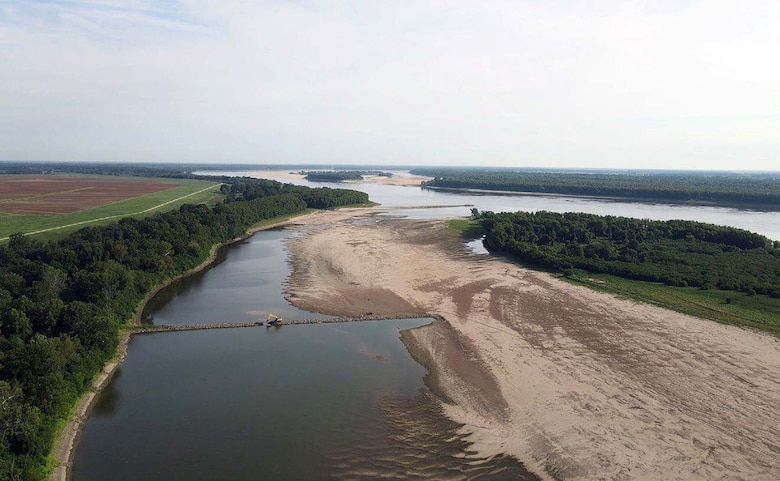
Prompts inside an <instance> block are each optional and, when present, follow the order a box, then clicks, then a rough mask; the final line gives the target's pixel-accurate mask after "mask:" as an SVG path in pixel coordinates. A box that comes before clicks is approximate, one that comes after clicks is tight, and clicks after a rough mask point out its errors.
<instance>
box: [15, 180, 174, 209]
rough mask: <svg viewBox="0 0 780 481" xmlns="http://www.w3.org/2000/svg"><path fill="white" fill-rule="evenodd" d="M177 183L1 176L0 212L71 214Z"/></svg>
mask: <svg viewBox="0 0 780 481" xmlns="http://www.w3.org/2000/svg"><path fill="white" fill-rule="evenodd" d="M178 186H179V185H178V184H173V183H168V182H160V181H157V180H146V179H139V180H128V179H105V178H92V177H70V176H58V175H0V212H7V213H11V214H70V213H73V212H78V211H80V210H84V209H89V208H91V207H97V206H100V205H105V204H109V203H111V202H116V201H120V200H124V199H132V198H134V197H138V196H141V195H144V194H151V193H153V192H160V191H163V190H168V189H172V188H174V187H178Z"/></svg>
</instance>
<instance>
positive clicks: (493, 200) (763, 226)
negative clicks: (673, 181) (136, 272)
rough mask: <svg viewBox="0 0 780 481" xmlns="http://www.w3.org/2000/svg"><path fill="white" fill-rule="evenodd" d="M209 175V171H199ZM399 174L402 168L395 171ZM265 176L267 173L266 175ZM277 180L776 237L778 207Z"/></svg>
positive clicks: (421, 200)
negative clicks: (690, 223) (708, 226)
mask: <svg viewBox="0 0 780 481" xmlns="http://www.w3.org/2000/svg"><path fill="white" fill-rule="evenodd" d="M202 173H203V174H209V172H202ZM210 174H213V175H237V176H256V177H257V176H260V174H259V173H253V172H251V171H249V172H246V171H238V172H211V173H210ZM400 174H401V175H403V174H404V173H403V172H400ZM266 178H271V177H268V176H266ZM275 180H279V181H280V182H288V183H293V184H298V185H308V186H311V187H333V188H347V189H355V190H360V191H363V192H366V193H368V195H369V196H370V198H371V200H372V201H374V202H378V203H380V204H382V205H385V206H391V207H397V206H431V205H457V204H473V205H474V207H476V208H477V209H479V210H490V211H493V212H514V211H521V210H522V211H527V212H536V211H539V210H547V211H550V212H586V213H589V214H599V215H616V216H625V217H638V218H643V219H653V220H670V219H683V220H695V221H699V222H708V223H711V224H718V225H727V226H732V227H739V228H740V229H747V230H749V231H751V232H757V233H759V234H762V235H765V236H767V237H769V238H770V239H774V240H780V212H762V211H755V210H745V209H735V208H729V207H705V206H690V205H675V204H659V203H643V202H616V201H606V200H596V199H580V198H576V197H558V196H522V195H495V194H484V195H483V194H479V195H475V194H463V193H452V192H441V191H435V190H430V189H421V188H418V187H399V186H392V185H376V184H360V183H358V184H335V183H321V182H309V181H306V180H297V179H296V180H290V179H282V178H276V179H275ZM470 209H471V207H452V208H446V209H413V210H403V211H398V212H392V214H393V215H397V214H401V215H404V216H407V217H409V218H414V219H431V218H445V217H458V216H467V215H469V213H470Z"/></svg>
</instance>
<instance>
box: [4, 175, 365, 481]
mask: <svg viewBox="0 0 780 481" xmlns="http://www.w3.org/2000/svg"><path fill="white" fill-rule="evenodd" d="M224 191H226V192H227V193H229V197H230V198H229V201H227V202H224V203H219V204H217V205H216V206H214V207H213V208H210V207H207V206H205V205H184V206H181V207H180V208H179V209H178V210H174V211H169V212H164V213H159V214H155V215H153V216H151V217H147V218H143V219H133V218H125V219H122V220H120V221H118V222H117V223H115V224H111V225H108V226H103V227H90V228H85V229H82V230H80V231H78V232H75V233H73V234H71V235H69V236H67V237H65V238H63V239H61V240H59V241H57V242H47V243H44V242H40V241H37V240H33V239H30V238H27V237H25V236H23V235H21V234H16V235H13V236H11V239H10V241H9V242H8V244H7V245H0V477H1V478H3V479H25V480H27V479H31V480H32V479H41V478H42V477H43V475H44V469H45V468H44V465H45V460H46V456H47V454H48V452H49V451H50V449H51V446H52V442H53V437H54V434H55V430H56V426H57V423H58V422H59V421H61V420H62V419H64V418H65V417H66V416H67V414H68V411H69V409H70V408H71V407H72V406H73V405H74V403H75V401H76V400H77V399H78V398H79V396H80V395H81V394H82V393H84V392H85V390H87V389H88V388H89V386H90V383H91V381H92V379H93V377H94V376H95V374H96V373H98V372H99V371H100V369H102V366H103V364H104V363H105V362H106V361H107V360H108V359H109V358H110V357H111V356H112V355H113V354H114V353H115V351H116V348H117V344H118V332H119V329H120V326H121V325H122V324H123V323H124V322H125V321H126V320H127V319H130V318H131V317H132V315H133V313H134V311H135V309H136V308H137V306H138V304H139V302H140V301H141V300H142V299H143V297H144V296H145V295H146V294H147V293H148V292H149V291H150V289H152V288H153V286H155V285H157V284H159V283H160V282H162V281H163V280H165V279H168V278H170V277H172V276H175V275H177V274H180V273H183V272H186V271H187V270H189V269H191V268H193V267H195V266H196V265H198V264H200V263H201V262H202V261H203V260H204V259H205V258H206V257H207V256H208V254H209V252H210V249H211V246H212V245H214V244H216V243H222V242H226V241H229V240H231V239H233V238H235V237H237V236H240V235H242V234H243V233H244V232H246V230H247V228H248V227H250V226H251V225H253V224H255V223H257V222H259V221H261V220H263V219H269V218H273V217H278V216H283V215H288V214H294V213H299V212H303V211H305V210H306V209H307V208H312V207H321V206H326V207H334V206H338V205H345V204H353V203H357V202H367V201H368V196H367V195H366V194H364V193H362V192H352V191H345V190H341V189H311V188H308V187H295V186H285V185H282V184H279V183H277V182H272V181H262V180H252V179H246V178H241V179H230V180H229V183H228V184H226V186H225V187H224Z"/></svg>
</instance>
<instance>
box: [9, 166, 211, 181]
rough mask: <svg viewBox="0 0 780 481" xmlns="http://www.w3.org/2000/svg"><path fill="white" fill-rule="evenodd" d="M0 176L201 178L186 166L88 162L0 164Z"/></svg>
mask: <svg viewBox="0 0 780 481" xmlns="http://www.w3.org/2000/svg"><path fill="white" fill-rule="evenodd" d="M0 174H21V175H43V174H86V175H122V176H131V177H168V178H177V179H190V178H194V179H198V178H201V177H200V176H197V175H193V174H191V173H190V171H189V170H188V169H187V168H186V166H183V165H174V164H133V163H116V164H114V163H90V162H0Z"/></svg>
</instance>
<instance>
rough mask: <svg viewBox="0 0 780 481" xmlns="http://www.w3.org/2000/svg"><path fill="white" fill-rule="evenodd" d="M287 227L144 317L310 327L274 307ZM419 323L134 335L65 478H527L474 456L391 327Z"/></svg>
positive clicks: (282, 279) (180, 288)
mask: <svg viewBox="0 0 780 481" xmlns="http://www.w3.org/2000/svg"><path fill="white" fill-rule="evenodd" d="M296 235H298V233H297V232H296V231H292V230H277V231H261V232H258V233H256V234H255V235H254V236H252V237H251V238H249V239H247V240H246V241H244V242H241V243H239V244H236V245H234V246H229V247H227V248H226V249H224V251H223V252H222V255H221V257H220V262H218V263H217V264H216V265H214V266H213V267H212V268H210V269H208V270H206V271H203V272H201V273H199V274H197V275H196V276H193V277H192V278H190V279H188V280H186V281H184V282H180V283H177V284H175V285H172V286H170V287H169V288H167V289H165V290H163V291H162V292H161V294H160V296H159V297H158V298H157V299H155V303H153V305H152V306H151V307H150V308H149V309H148V310H147V313H146V314H147V316H148V319H149V320H152V321H153V322H155V323H166V324H195V323H210V322H215V321H231V322H232V321H234V320H236V321H237V320H242V319H248V320H253V319H257V318H258V317H265V314H266V313H267V312H275V313H277V314H279V315H283V316H285V317H315V315H314V314H313V313H309V312H306V311H301V310H298V309H296V308H294V307H292V306H290V305H288V304H287V303H286V301H285V300H284V297H283V294H282V293H283V291H284V289H285V287H286V281H287V279H288V276H289V274H290V265H289V262H288V260H287V254H286V251H285V249H284V247H285V244H286V242H287V241H288V240H289V239H291V238H292V237H294V236H296ZM428 322H430V320H425V319H414V320H397V321H375V322H362V323H346V324H322V325H301V326H284V327H280V328H276V327H272V328H265V327H257V328H243V329H217V330H208V331H186V332H174V333H159V334H147V335H139V336H134V337H133V338H132V340H131V342H130V345H129V347H128V355H127V358H126V360H125V362H124V363H123V364H122V366H121V367H120V368H119V370H118V372H117V375H116V376H115V377H114V379H113V380H112V381H111V382H110V383H109V385H108V386H107V388H106V389H105V390H104V391H103V392H102V393H101V395H100V397H99V399H98V401H97V404H96V407H95V409H94V411H93V413H92V414H91V416H90V418H89V419H88V420H87V422H86V424H85V426H84V430H83V433H82V436H81V438H80V440H79V444H78V446H77V449H76V452H75V455H74V465H73V479H74V480H79V481H83V480H89V481H91V480H107V479H110V480H120V481H121V480H138V479H144V480H174V479H182V480H184V479H186V480H228V479H234V480H261V479H372V478H377V477H387V476H391V477H395V478H396V479H507V478H509V479H520V480H532V479H536V478H535V477H534V476H533V475H531V474H529V473H528V472H527V471H525V469H524V468H523V467H522V465H521V464H520V463H518V462H517V461H516V460H514V459H512V458H504V457H499V458H494V459H492V460H489V461H486V460H480V459H474V458H473V456H472V455H470V454H469V453H468V448H469V444H468V443H467V442H466V441H464V440H463V439H462V437H461V436H460V435H459V434H458V433H457V430H458V428H459V427H460V426H459V425H457V424H455V423H453V422H451V421H449V420H448V419H446V417H444V415H443V414H442V412H441V407H440V405H439V403H438V401H436V400H435V399H434V398H433V396H432V395H431V394H430V391H429V390H428V389H427V388H426V387H425V386H424V383H423V376H424V375H425V370H424V369H423V368H422V367H421V366H420V365H418V364H417V363H416V362H415V361H414V360H413V359H412V358H411V356H410V355H409V353H408V352H407V351H406V349H405V347H404V346H403V345H402V344H401V342H400V339H399V331H400V330H401V329H408V328H413V327H416V326H420V325H422V324H426V323H428Z"/></svg>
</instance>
